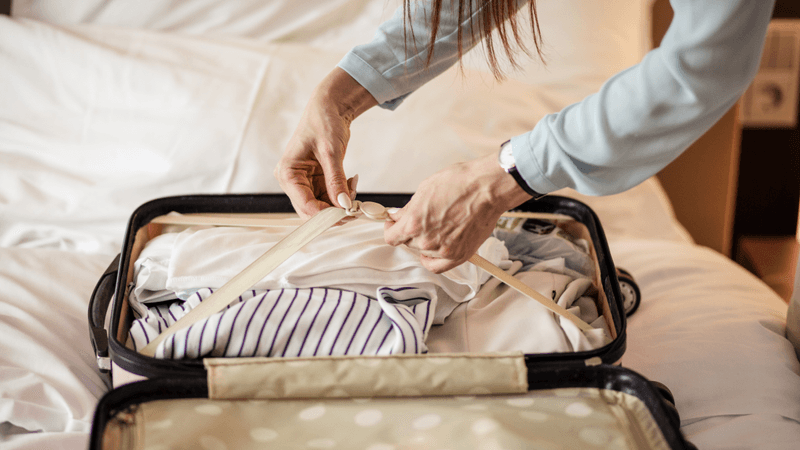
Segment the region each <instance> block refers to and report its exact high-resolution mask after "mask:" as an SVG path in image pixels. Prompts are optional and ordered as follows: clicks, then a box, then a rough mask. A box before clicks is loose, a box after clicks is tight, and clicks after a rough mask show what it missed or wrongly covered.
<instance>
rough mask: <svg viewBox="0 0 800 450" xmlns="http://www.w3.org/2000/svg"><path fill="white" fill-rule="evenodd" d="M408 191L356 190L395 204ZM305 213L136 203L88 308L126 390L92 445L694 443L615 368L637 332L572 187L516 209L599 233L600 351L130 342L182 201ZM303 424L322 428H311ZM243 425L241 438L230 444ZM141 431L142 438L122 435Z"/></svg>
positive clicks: (635, 378) (212, 200)
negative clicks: (148, 273)
mask: <svg viewBox="0 0 800 450" xmlns="http://www.w3.org/2000/svg"><path fill="white" fill-rule="evenodd" d="M409 199H410V195H406V194H359V200H361V201H373V202H377V203H380V204H382V205H384V206H386V207H402V206H403V205H404V204H405V203H406V202H407V201H408V200H409ZM292 211H293V209H292V206H291V203H290V201H289V199H288V198H287V197H285V196H284V195H269V194H267V195H192V196H180V197H169V198H162V199H157V200H154V201H151V202H148V203H146V204H144V205H142V206H141V207H139V208H138V209H137V210H136V211H135V212H134V213H133V215H132V216H131V219H130V221H129V224H128V229H127V231H126V236H125V241H124V244H123V248H122V251H121V253H120V255H119V256H118V257H117V259H115V261H114V262H112V264H111V265H110V266H109V268H108V270H107V271H106V272H105V273H104V274H103V275H102V277H101V278H100V280H99V282H98V284H97V287H96V288H95V292H94V293H93V294H92V298H91V302H90V306H89V323H90V337H91V340H92V344H93V347H94V349H95V353H96V356H97V361H98V367H99V369H100V371H101V372H102V373H104V374H106V375H107V376H108V383H109V385H110V386H114V387H115V389H113V390H111V391H110V392H109V393H108V394H107V395H106V396H105V397H103V399H101V401H100V403H99V404H98V407H97V411H96V415H95V421H94V424H93V429H92V438H91V448H97V449H100V448H146V447H147V446H154V445H155V446H156V447H158V446H159V445H160V446H161V448H181V447H185V448H226V447H227V448H248V447H249V446H252V447H258V448H263V447H264V446H267V447H270V448H272V447H274V448H315V447H316V448H372V449H373V450H377V449H382V448H581V447H591V446H600V447H606V448H673V449H678V448H692V446H691V444H690V443H688V442H687V441H686V440H685V439H684V438H683V436H682V435H681V433H680V431H679V425H680V421H679V418H678V415H677V411H676V410H675V409H674V406H672V402H671V397H670V394H669V391H668V389H666V387H664V386H661V385H658V384H657V383H653V382H650V381H648V380H646V379H644V378H643V377H641V376H640V375H638V374H636V373H635V372H633V371H630V370H627V369H624V368H622V367H619V366H616V365H614V364H615V363H617V362H618V361H619V359H620V358H621V356H622V354H623V353H624V351H625V339H626V335H625V325H626V323H625V320H626V318H625V316H626V311H625V307H624V305H623V301H622V294H621V293H620V287H619V281H618V278H617V275H618V272H617V270H616V269H615V267H614V264H613V261H612V259H611V256H610V253H609V250H608V245H607V243H606V240H605V236H604V234H603V230H602V227H601V225H600V222H599V220H598V218H597V216H596V215H595V214H594V212H593V211H592V210H591V209H590V208H589V207H588V206H586V205H584V204H583V203H581V202H578V201H576V200H573V199H569V198H565V197H558V196H548V197H544V198H542V199H539V200H537V201H530V202H527V203H525V204H523V205H521V206H520V207H519V208H518V209H516V210H515V211H518V212H523V213H530V212H534V213H545V214H551V215H557V216H560V217H563V218H564V219H562V220H561V223H560V224H559V225H560V226H563V227H564V228H565V229H567V230H569V232H570V233H571V234H573V235H575V236H576V237H580V238H583V239H586V240H587V241H588V242H590V243H591V245H590V247H591V254H592V256H593V257H594V259H595V262H596V267H595V268H596V271H595V273H596V277H595V278H596V279H595V284H596V287H597V288H598V303H599V305H598V307H599V311H600V312H601V313H602V316H603V317H604V318H605V320H606V323H607V324H608V329H609V331H610V332H611V338H612V339H611V341H610V342H609V343H608V344H607V345H605V346H603V347H601V348H598V349H595V350H591V351H579V352H572V353H549V354H521V353H510V354H506V353H498V354H494V353H491V354H435V353H432V354H423V355H398V356H391V357H378V356H371V357H370V356H364V357H351V356H346V357H324V358H257V357H256V358H204V359H202V360H163V359H155V358H150V357H146V356H143V355H141V354H139V353H137V352H135V351H134V350H132V349H130V348H128V347H127V346H126V344H125V340H126V337H127V333H128V329H129V327H130V324H131V322H132V318H131V316H132V313H131V311H130V309H129V306H128V304H127V300H128V297H127V296H128V294H129V286H130V283H131V280H132V274H133V262H134V261H135V259H136V257H138V254H139V253H140V252H141V249H142V248H143V246H144V243H145V242H146V241H147V240H149V239H151V238H153V237H154V236H156V235H158V234H159V233H160V232H161V226H160V225H158V224H154V223H152V222H153V220H154V219H155V218H157V217H159V216H163V215H166V214H168V213H170V212H179V213H182V214H192V213H203V214H239V215H245V217H247V215H253V214H255V215H260V214H271V215H273V214H277V215H281V217H285V216H286V214H287V213H291V212H292ZM112 375H113V376H112ZM425 411H428V412H425ZM180 417H183V419H181V421H180V422H176V421H177V420H178V418H180ZM220 418H224V420H220ZM344 418H348V419H347V420H345V419H344ZM295 419H296V420H295ZM322 419H324V420H322ZM178 423H180V426H178ZM173 424H174V425H175V426H173ZM186 424H191V426H188V427H187V426H186ZM401 424H406V425H407V428H406V430H405V432H403V430H402V429H401V428H402V427H400V428H398V426H400V425H401ZM304 425H306V426H307V425H315V426H314V427H312V428H311V429H313V432H312V431H309V430H310V429H308V428H306V427H303V426H304ZM242 427H244V428H242ZM299 427H303V428H299ZM245 428H246V429H245ZM289 430H303V431H302V432H298V431H293V432H289ZM323 431H324V432H323ZM243 436H244V437H243ZM248 436H249V438H248ZM288 437H292V438H293V439H294V438H296V439H295V440H294V441H291V442H290V441H288V440H285V439H286V438H288ZM231 438H235V440H236V441H235V443H231V442H228V443H226V442H224V439H231ZM170 439H172V440H171V441H170ZM197 439H201V441H197ZM203 439H205V440H204V441H203ZM130 442H133V443H134V444H135V445H134V446H131V447H124V445H123V444H126V443H130ZM167 442H170V443H169V444H167ZM198 442H199V443H198ZM537 446H538V447H537ZM147 448H149V447H147Z"/></svg>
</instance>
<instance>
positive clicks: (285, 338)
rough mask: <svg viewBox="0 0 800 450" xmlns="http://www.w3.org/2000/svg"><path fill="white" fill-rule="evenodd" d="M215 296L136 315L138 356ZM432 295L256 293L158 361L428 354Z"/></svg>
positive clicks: (160, 353)
mask: <svg viewBox="0 0 800 450" xmlns="http://www.w3.org/2000/svg"><path fill="white" fill-rule="evenodd" d="M212 293H213V291H212V289H208V288H203V289H199V290H198V291H197V292H196V293H195V294H193V295H192V296H191V297H189V299H188V300H186V301H182V300H175V301H173V302H163V303H158V304H155V305H148V308H147V309H146V310H145V311H146V313H144V314H143V313H140V312H139V311H137V316H138V318H137V319H136V320H135V321H134V323H133V324H132V325H131V329H130V337H131V342H132V343H133V345H134V348H135V349H139V348H142V347H144V346H145V345H147V344H148V343H149V342H150V340H151V339H153V338H155V336H157V335H158V334H160V333H161V332H162V331H163V330H165V329H166V328H167V327H169V326H170V325H172V324H173V323H175V322H176V321H178V320H179V319H180V318H181V317H183V316H184V315H186V314H187V313H188V312H189V311H190V310H191V309H192V308H194V307H196V306H197V305H199V304H200V303H201V302H202V301H203V300H205V299H206V298H208V297H209V296H210V295H211V294H212ZM431 303H432V301H431V299H430V298H429V297H428V296H427V293H426V291H423V290H421V289H417V288H413V287H404V288H388V287H381V288H379V289H378V291H377V295H376V298H372V297H368V296H365V295H362V294H359V293H356V292H352V291H346V290H340V289H331V288H303V289H294V288H287V289H272V290H251V291H248V292H246V293H245V294H243V295H242V296H241V297H239V299H238V301H236V302H234V303H232V304H231V305H229V306H228V308H227V309H225V310H223V311H221V312H219V313H217V314H215V315H213V316H211V317H209V318H207V319H205V320H203V321H200V322H198V323H195V324H194V325H192V326H191V327H188V328H185V329H182V330H179V331H178V332H176V333H175V334H174V335H173V336H172V337H171V338H168V339H166V340H164V342H162V343H161V345H160V346H159V347H158V349H157V350H156V355H155V356H156V358H162V359H193V358H201V357H205V356H211V357H239V356H278V357H282V356H323V355H392V354H400V353H426V352H427V347H426V346H425V339H426V337H427V334H428V330H429V329H430V327H431V324H432V323H433V311H432V309H433V305H432V304H431Z"/></svg>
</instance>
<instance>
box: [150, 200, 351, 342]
mask: <svg viewBox="0 0 800 450" xmlns="http://www.w3.org/2000/svg"><path fill="white" fill-rule="evenodd" d="M346 216H347V211H345V210H344V209H341V208H326V209H323V210H322V211H320V212H319V213H317V215H315V216H314V217H312V218H311V219H310V220H308V221H307V222H306V223H304V224H303V225H301V226H299V227H297V229H295V230H294V231H292V232H291V233H290V234H289V235H288V236H286V237H285V238H283V239H281V240H280V241H279V242H278V243H277V244H275V245H274V246H273V247H272V248H270V249H269V250H267V251H266V252H264V254H263V255H261V256H260V257H258V259H256V260H255V261H254V262H253V263H252V264H250V265H249V266H247V267H246V268H245V269H244V270H243V271H241V272H239V273H238V274H237V275H236V276H235V277H233V278H231V280H230V281H228V282H227V283H225V284H224V285H223V286H222V287H221V288H219V289H217V290H216V291H215V292H214V293H213V294H212V295H211V296H209V297H208V298H207V299H206V300H205V301H203V302H202V303H200V304H199V305H197V306H196V307H195V308H194V309H192V310H191V311H189V312H188V313H187V314H186V315H185V316H183V317H181V319H180V320H178V321H177V322H175V323H174V324H172V326H170V327H169V328H167V329H166V330H164V332H163V333H161V334H159V335H158V336H157V337H156V338H155V339H153V340H152V341H151V342H150V343H149V344H147V346H145V347H144V348H143V349H142V350H141V352H140V353H142V354H143V355H146V356H154V355H155V352H156V348H158V346H159V344H161V342H163V341H164V340H165V339H167V338H168V337H169V336H172V335H173V334H174V333H175V332H176V331H178V330H182V329H184V328H188V327H190V326H192V325H193V324H195V323H197V322H199V321H201V320H203V319H206V318H208V317H210V316H212V315H214V314H216V313H217V312H219V311H222V310H223V309H224V308H225V307H226V306H228V305H229V304H230V303H231V302H232V301H233V300H235V299H236V298H238V297H239V296H240V295H242V292H244V291H246V290H247V289H249V288H250V287H251V286H253V285H254V284H256V283H257V282H258V281H259V280H261V279H262V278H264V277H265V276H266V275H267V274H269V273H270V272H272V271H273V270H274V269H275V268H276V267H278V266H279V265H280V264H281V263H282V262H284V261H286V260H287V259H289V257H290V256H292V255H293V254H295V253H296V252H297V251H298V250H300V248H302V247H303V246H304V245H306V244H307V243H309V242H310V241H311V240H312V239H314V238H315V237H317V236H319V235H320V234H322V233H323V232H325V230H327V229H328V228H330V227H332V226H333V225H334V224H336V223H337V222H339V221H340V220H342V219H343V218H345V217H346Z"/></svg>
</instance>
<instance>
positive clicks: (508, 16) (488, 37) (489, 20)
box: [403, 0, 544, 79]
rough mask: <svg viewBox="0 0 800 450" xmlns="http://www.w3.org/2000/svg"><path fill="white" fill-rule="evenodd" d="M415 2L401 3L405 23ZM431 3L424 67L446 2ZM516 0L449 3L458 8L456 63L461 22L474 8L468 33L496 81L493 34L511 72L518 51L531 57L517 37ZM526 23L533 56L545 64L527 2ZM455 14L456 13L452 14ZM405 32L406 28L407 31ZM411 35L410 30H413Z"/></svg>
mask: <svg viewBox="0 0 800 450" xmlns="http://www.w3.org/2000/svg"><path fill="white" fill-rule="evenodd" d="M412 1H414V0H403V11H404V21H405V22H406V23H410V22H411V2H412ZM429 1H430V3H431V7H432V8H431V17H430V26H431V34H430V39H429V41H428V57H427V60H426V65H429V64H430V62H431V60H432V59H433V44H434V42H436V37H437V34H438V32H439V21H440V19H441V13H442V7H443V5H444V3H446V0H429ZM518 1H519V0H452V3H453V4H455V5H457V7H458V11H457V13H458V16H457V17H458V59H459V61H461V58H462V56H463V48H462V40H463V36H464V30H463V22H464V21H465V20H466V18H468V17H471V16H473V15H474V14H475V8H476V7H477V9H478V13H477V16H476V19H475V20H474V21H472V22H470V25H469V30H468V32H469V33H470V34H471V37H472V38H473V39H476V38H477V39H480V40H483V42H484V47H485V48H486V60H487V62H488V63H489V67H490V68H491V70H492V73H493V74H494V76H495V78H497V79H502V78H503V71H502V69H501V68H500V65H499V60H498V57H497V51H496V50H495V45H496V43H495V39H494V38H495V36H494V35H493V31H495V30H497V36H496V37H497V38H499V39H500V44H501V46H502V50H503V53H505V56H506V58H507V59H508V62H509V63H510V64H511V67H512V68H517V67H519V64H518V63H517V59H516V55H517V52H518V51H520V50H521V51H522V52H523V53H525V54H528V55H529V54H530V52H529V49H528V48H527V47H526V46H525V44H524V43H523V40H522V36H521V35H520V27H519V23H518V18H517V14H516V12H517V7H516V3H517V2H518ZM528 10H529V11H528V12H529V17H528V18H529V20H530V27H531V30H530V31H531V33H532V35H533V45H534V46H535V47H536V53H537V55H538V56H539V58H540V59H541V60H542V62H544V58H543V56H542V48H541V46H542V38H541V31H540V30H539V19H538V16H537V14H536V0H530V1H529V6H528ZM454 12H455V11H454ZM406 29H408V27H406ZM412 33H413V30H412Z"/></svg>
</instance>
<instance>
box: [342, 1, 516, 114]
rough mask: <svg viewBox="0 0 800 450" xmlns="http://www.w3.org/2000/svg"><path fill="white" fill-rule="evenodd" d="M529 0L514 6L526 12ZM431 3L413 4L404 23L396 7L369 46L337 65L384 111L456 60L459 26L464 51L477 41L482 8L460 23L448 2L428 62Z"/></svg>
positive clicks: (357, 50) (358, 47)
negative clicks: (477, 23) (365, 88)
mask: <svg viewBox="0 0 800 450" xmlns="http://www.w3.org/2000/svg"><path fill="white" fill-rule="evenodd" d="M529 1H530V0H518V1H517V2H516V5H515V6H516V8H517V9H519V8H522V6H523V5H525V4H527V3H529ZM430 3H431V2H430V1H417V2H412V4H411V8H412V9H411V11H410V17H408V18H407V19H408V22H406V21H404V19H403V10H402V8H400V9H398V10H397V11H396V12H395V14H394V16H393V17H392V18H391V19H390V20H388V21H386V22H385V23H383V24H382V25H381V26H380V28H379V29H378V31H377V32H376V33H375V36H374V38H373V40H372V41H371V42H369V43H366V44H364V45H359V46H357V47H356V48H354V49H353V50H351V51H350V52H349V53H348V54H347V55H345V57H344V58H343V59H342V61H340V62H339V67H341V68H342V69H344V70H345V71H347V72H348V73H349V74H350V75H351V76H352V77H353V78H354V79H356V80H357V81H358V82H359V83H360V84H362V85H363V86H365V87H367V89H368V90H369V91H370V92H371V93H372V95H373V96H374V97H375V98H376V99H377V100H378V102H379V103H380V105H381V107H383V108H388V109H394V108H396V107H397V106H398V105H399V104H400V103H401V102H402V100H403V99H404V98H405V97H406V96H408V95H409V94H410V93H412V92H413V91H415V90H416V89H417V88H419V87H420V86H422V85H423V84H425V83H427V82H428V81H430V80H431V79H433V78H435V77H436V76H438V75H439V74H441V73H442V72H444V71H445V70H447V69H448V68H450V67H452V66H453V65H454V64H456V63H457V62H458V57H459V51H458V49H459V42H458V27H459V22H460V25H461V27H462V30H463V33H462V42H461V46H462V50H463V52H466V51H468V50H469V49H471V48H472V47H474V46H475V45H476V44H477V43H478V36H479V34H478V33H477V30H476V33H475V34H474V35H473V33H472V32H471V31H470V29H471V24H472V23H474V22H475V21H476V20H477V17H478V16H479V15H480V14H481V13H482V8H481V7H479V6H477V5H476V6H475V7H474V8H473V13H472V15H468V16H466V17H464V18H463V19H461V20H459V18H458V15H457V13H456V12H457V11H458V8H457V6H456V5H454V3H455V0H444V5H443V6H442V15H441V21H440V24H439V29H438V32H437V38H436V41H435V43H434V46H433V58H432V60H431V61H430V64H429V65H428V64H426V63H427V60H428V52H429V50H430V46H429V38H430V32H431V26H430V23H429V21H430V16H431V13H430V7H431V4H430Z"/></svg>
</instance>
